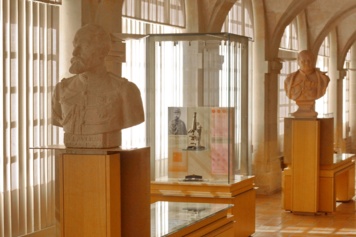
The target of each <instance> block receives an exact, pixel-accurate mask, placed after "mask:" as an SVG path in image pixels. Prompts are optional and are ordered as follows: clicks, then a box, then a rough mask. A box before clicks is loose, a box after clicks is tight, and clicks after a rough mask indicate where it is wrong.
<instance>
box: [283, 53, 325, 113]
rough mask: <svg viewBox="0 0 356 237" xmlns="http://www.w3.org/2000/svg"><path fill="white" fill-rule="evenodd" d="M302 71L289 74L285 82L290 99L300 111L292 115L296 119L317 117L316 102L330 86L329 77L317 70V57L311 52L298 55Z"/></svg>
mask: <svg viewBox="0 0 356 237" xmlns="http://www.w3.org/2000/svg"><path fill="white" fill-rule="evenodd" d="M298 65H299V67H300V69H299V70H298V71H296V72H293V73H291V74H289V75H288V76H287V78H286V80H285V81H284V88H285V91H286V94H287V96H288V98H289V99H291V100H294V101H295V102H296V103H297V105H298V110H297V111H295V112H294V113H292V116H294V117H305V118H313V117H317V115H318V113H317V112H316V111H315V100H317V99H319V98H321V97H322V96H323V95H324V94H325V92H326V88H327V86H328V84H329V81H330V79H329V77H328V76H326V75H325V73H323V72H321V71H319V70H318V69H317V68H315V67H314V66H315V57H314V55H313V53H312V52H311V51H309V50H303V51H301V52H300V53H299V54H298Z"/></svg>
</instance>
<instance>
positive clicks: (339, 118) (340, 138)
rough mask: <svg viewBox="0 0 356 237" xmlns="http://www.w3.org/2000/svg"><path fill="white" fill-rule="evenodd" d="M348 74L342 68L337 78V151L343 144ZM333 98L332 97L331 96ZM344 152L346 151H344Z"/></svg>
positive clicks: (335, 139)
mask: <svg viewBox="0 0 356 237" xmlns="http://www.w3.org/2000/svg"><path fill="white" fill-rule="evenodd" d="M345 76H346V71H345V70H340V71H339V75H338V78H337V80H336V81H337V90H336V94H337V96H336V105H335V106H336V110H335V112H334V149H335V150H337V151H341V150H342V147H344V144H343V141H344V139H343V132H342V131H343V115H344V109H343V94H344V93H343V92H344V88H343V79H344V78H345ZM330 100H331V98H330ZM343 152H344V151H343Z"/></svg>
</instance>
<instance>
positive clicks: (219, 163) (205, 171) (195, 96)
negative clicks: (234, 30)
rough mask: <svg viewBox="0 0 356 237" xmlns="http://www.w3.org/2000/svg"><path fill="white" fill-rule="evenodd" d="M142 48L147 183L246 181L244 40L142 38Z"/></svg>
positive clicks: (231, 37)
mask: <svg viewBox="0 0 356 237" xmlns="http://www.w3.org/2000/svg"><path fill="white" fill-rule="evenodd" d="M146 45H147V53H146V55H147V56H148V58H147V63H148V68H147V95H148V100H147V103H148V106H147V110H148V111H151V113H150V114H148V115H147V120H146V121H147V125H148V128H147V130H148V136H149V139H148V140H149V141H148V142H149V144H148V145H149V146H150V147H151V159H152V164H154V166H155V172H153V174H154V177H152V179H156V178H161V177H164V176H168V177H169V178H170V177H171V178H181V179H186V178H187V177H186V176H189V177H191V176H190V175H193V174H194V175H197V176H198V177H199V178H201V179H202V180H216V179H218V180H222V181H225V182H228V183H229V182H232V181H233V180H234V178H235V177H234V176H235V175H238V174H243V175H249V174H248V170H249V169H248V167H247V166H248V164H249V157H250V156H249V154H250V152H249V146H248V125H249V120H248V113H247V108H248V106H247V103H248V95H247V91H248V90H247V88H248V82H247V77H248V75H247V62H248V59H247V55H248V54H247V51H248V38H247V37H243V36H238V35H233V34H226V33H218V34H174V35H170V34H166V35H149V36H148V37H147V43H146ZM182 127H185V130H186V132H184V133H182V132H178V130H180V129H182ZM173 130H174V131H175V132H172V131H173ZM183 130H184V129H183ZM169 131H171V133H169ZM194 178H196V177H195V176H194Z"/></svg>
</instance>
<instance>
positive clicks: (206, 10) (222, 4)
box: [198, 0, 236, 32]
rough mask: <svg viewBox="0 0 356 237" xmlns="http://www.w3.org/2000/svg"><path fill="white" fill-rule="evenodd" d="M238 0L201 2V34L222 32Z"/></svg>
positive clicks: (204, 0) (205, 0) (199, 5)
mask: <svg viewBox="0 0 356 237" xmlns="http://www.w3.org/2000/svg"><path fill="white" fill-rule="evenodd" d="M235 2H236V0H199V1H198V7H199V9H201V10H200V11H199V32H220V31H221V27H222V25H223V23H224V21H225V19H226V16H227V14H228V13H229V11H230V9H231V8H232V6H233V5H234V4H235Z"/></svg>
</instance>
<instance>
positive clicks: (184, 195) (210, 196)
mask: <svg viewBox="0 0 356 237" xmlns="http://www.w3.org/2000/svg"><path fill="white" fill-rule="evenodd" d="M157 201H171V202H198V203H226V204H233V207H232V209H231V214H232V215H233V216H234V220H235V224H234V225H235V227H234V228H235V230H234V231H235V236H241V237H244V236H250V235H252V234H253V233H255V209H256V207H255V205H256V192H255V188H254V177H253V176H250V177H241V179H240V180H237V181H236V182H234V183H232V184H227V183H206V182H181V181H179V180H177V179H176V180H174V179H170V180H166V179H163V180H157V181H153V182H151V202H152V203H153V202H157Z"/></svg>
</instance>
